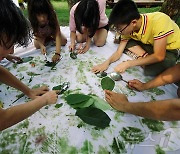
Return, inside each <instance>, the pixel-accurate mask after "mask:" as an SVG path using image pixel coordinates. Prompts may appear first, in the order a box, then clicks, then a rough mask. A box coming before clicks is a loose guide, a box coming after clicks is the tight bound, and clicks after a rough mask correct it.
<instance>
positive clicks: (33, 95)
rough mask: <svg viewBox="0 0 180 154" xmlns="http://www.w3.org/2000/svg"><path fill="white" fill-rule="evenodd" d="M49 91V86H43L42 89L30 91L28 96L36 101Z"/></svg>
mask: <svg viewBox="0 0 180 154" xmlns="http://www.w3.org/2000/svg"><path fill="white" fill-rule="evenodd" d="M48 91H49V89H48V87H47V86H42V87H40V88H37V89H30V91H29V92H28V93H27V94H26V95H27V96H28V97H29V98H31V99H35V98H37V97H38V96H41V95H43V94H45V93H46V92H48Z"/></svg>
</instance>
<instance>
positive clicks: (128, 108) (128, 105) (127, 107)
mask: <svg viewBox="0 0 180 154" xmlns="http://www.w3.org/2000/svg"><path fill="white" fill-rule="evenodd" d="M131 109H132V103H130V102H129V101H127V102H126V103H124V110H123V112H128V113H130V112H131Z"/></svg>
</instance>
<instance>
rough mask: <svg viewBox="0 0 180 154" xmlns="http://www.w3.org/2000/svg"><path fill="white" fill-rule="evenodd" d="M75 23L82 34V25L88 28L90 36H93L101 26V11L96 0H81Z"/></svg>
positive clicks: (75, 14) (75, 15)
mask: <svg viewBox="0 0 180 154" xmlns="http://www.w3.org/2000/svg"><path fill="white" fill-rule="evenodd" d="M74 18H75V24H76V28H77V30H78V31H79V32H80V33H81V34H82V28H81V27H82V26H85V27H86V28H88V31H89V37H93V36H94V34H95V33H96V30H97V29H98V26H99V21H100V12H99V4H98V2H97V1H96V0H81V1H80V3H79V4H78V6H77V8H76V10H75V13H74Z"/></svg>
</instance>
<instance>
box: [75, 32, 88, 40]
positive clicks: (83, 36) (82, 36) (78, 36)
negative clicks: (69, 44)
mask: <svg viewBox="0 0 180 154" xmlns="http://www.w3.org/2000/svg"><path fill="white" fill-rule="evenodd" d="M86 36H87V34H81V33H78V32H77V35H76V41H77V42H78V43H83V42H85V41H86Z"/></svg>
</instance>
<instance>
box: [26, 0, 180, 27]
mask: <svg viewBox="0 0 180 154" xmlns="http://www.w3.org/2000/svg"><path fill="white" fill-rule="evenodd" d="M51 2H52V4H53V6H54V9H55V10H56V13H57V16H58V20H59V23H60V25H61V26H68V25H69V8H68V4H67V2H59V1H53V0H52V1H51ZM159 9H160V7H152V8H139V11H140V13H149V12H155V11H159ZM110 13H111V9H106V14H107V16H109V15H110ZM24 14H25V16H27V10H25V11H24ZM177 23H178V25H179V26H180V18H179V20H178V22H177Z"/></svg>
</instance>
